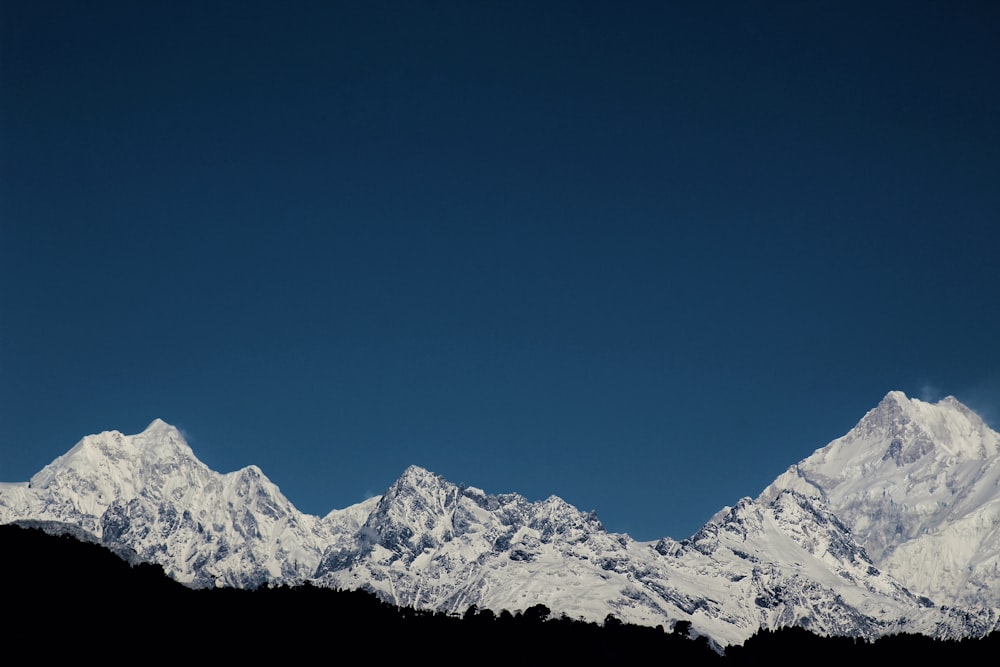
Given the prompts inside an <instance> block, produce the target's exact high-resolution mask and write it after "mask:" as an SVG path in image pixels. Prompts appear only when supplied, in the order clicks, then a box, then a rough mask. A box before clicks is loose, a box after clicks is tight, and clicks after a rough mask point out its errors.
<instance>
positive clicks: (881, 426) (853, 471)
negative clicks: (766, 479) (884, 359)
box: [761, 392, 1000, 607]
mask: <svg viewBox="0 0 1000 667" xmlns="http://www.w3.org/2000/svg"><path fill="white" fill-rule="evenodd" d="M998 452H1000V434H998V433H997V432H995V431H993V430H991V429H990V428H989V427H988V426H987V425H986V424H985V423H984V422H983V420H982V419H980V418H979V417H978V416H977V415H976V414H974V413H973V412H972V411H970V410H969V409H968V408H967V407H965V406H964V405H962V404H961V403H959V402H958V401H957V400H955V399H954V398H952V397H948V398H945V399H943V400H941V401H940V402H938V403H936V404H933V405H932V404H929V403H925V402H922V401H919V400H915V399H910V398H907V397H906V396H905V395H904V394H902V393H901V392H890V393H889V394H888V395H886V397H885V398H884V399H883V400H882V402H881V403H879V405H878V407H876V408H875V409H873V410H871V411H870V412H869V413H868V414H867V415H865V417H864V418H863V419H862V420H861V421H860V422H859V423H858V425H857V426H855V427H854V428H853V429H852V430H851V431H850V432H849V433H848V434H847V435H845V436H843V437H842V438H838V439H837V440H834V441H833V442H831V443H830V444H829V445H827V446H826V447H823V448H822V449H818V450H816V452H814V453H813V454H812V455H811V456H809V457H808V458H806V459H805V460H803V461H801V462H800V463H798V464H796V465H794V466H792V467H791V468H789V469H788V470H787V471H786V472H785V473H783V474H782V475H780V476H779V477H778V478H777V479H776V480H775V481H774V483H772V484H771V485H770V486H769V487H768V488H767V489H765V490H764V492H763V493H762V494H761V499H762V500H766V499H768V498H772V497H774V496H775V495H776V494H778V493H779V492H781V491H782V490H785V489H792V490H795V491H798V492H799V493H801V494H803V495H805V496H807V497H810V498H817V499H822V500H823V502H825V503H826V504H827V505H828V506H829V508H830V509H831V510H832V511H833V512H834V513H835V514H836V515H837V516H838V517H839V518H840V519H841V520H842V521H844V523H845V524H847V526H848V527H849V528H850V529H851V532H852V533H853V534H854V535H855V536H856V537H857V538H858V540H859V541H860V542H861V543H862V544H864V545H865V548H866V549H867V550H868V553H869V554H870V555H871V556H872V558H874V559H875V560H876V561H878V563H879V564H880V567H882V568H883V569H885V570H886V571H887V572H888V573H890V574H891V575H892V576H893V577H895V578H896V579H897V580H898V581H900V582H902V583H903V584H904V585H906V586H907V587H908V588H910V589H911V590H915V591H921V592H922V593H923V594H924V595H926V596H928V597H930V598H931V599H933V600H934V601H935V602H937V603H939V604H947V605H955V606H966V607H998V606H1000V456H998Z"/></svg>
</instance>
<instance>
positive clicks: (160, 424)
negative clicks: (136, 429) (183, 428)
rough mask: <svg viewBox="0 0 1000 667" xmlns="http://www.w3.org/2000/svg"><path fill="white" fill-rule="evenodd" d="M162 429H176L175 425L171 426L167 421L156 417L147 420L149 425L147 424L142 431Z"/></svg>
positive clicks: (160, 430) (151, 431)
mask: <svg viewBox="0 0 1000 667" xmlns="http://www.w3.org/2000/svg"><path fill="white" fill-rule="evenodd" d="M163 431H177V427H175V426H172V425H171V424H168V423H167V422H165V421H163V420H162V419H160V418H159V417H157V418H156V419H154V420H153V421H151V422H149V426H147V427H146V428H145V429H144V430H143V431H142V432H143V433H148V434H152V433H159V432H163ZM178 433H179V432H178Z"/></svg>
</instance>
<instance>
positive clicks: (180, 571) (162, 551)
mask: <svg viewBox="0 0 1000 667" xmlns="http://www.w3.org/2000/svg"><path fill="white" fill-rule="evenodd" d="M998 451H1000V435H998V434H997V433H996V432H995V431H993V430H991V429H990V428H989V427H988V426H987V425H986V424H985V423H984V422H983V421H982V420H981V419H980V418H979V417H978V416H977V415H976V414H975V413H973V412H972V411H971V410H969V409H968V408H967V407H965V406H964V405H962V404H961V403H960V402H958V401H957V400H955V399H954V398H952V397H949V398H946V399H943V400H942V401H939V402H937V403H934V404H931V403H926V402H923V401H919V400H917V399H913V398H908V397H906V396H905V395H904V394H903V393H901V392H889V393H888V394H887V395H886V396H885V398H884V399H883V400H882V401H881V402H880V403H879V404H878V405H877V406H876V407H875V408H873V409H872V410H871V411H869V412H868V414H866V415H865V416H864V417H863V418H862V419H861V421H860V422H858V424H857V425H856V426H855V427H854V428H853V429H851V431H850V432H849V433H847V434H845V435H844V436H843V437H841V438H838V439H837V440H834V441H833V442H831V443H830V444H828V445H826V446H825V447H822V448H820V449H818V450H816V451H815V452H814V453H813V454H812V455H810V456H809V457H807V458H806V459H804V460H802V461H800V462H799V463H797V464H795V465H793V466H791V467H790V468H788V470H787V471H785V472H784V473H782V474H781V475H779V476H778V478H777V479H775V480H774V482H773V483H771V484H770V485H769V486H768V487H767V488H765V489H764V490H763V491H762V492H761V493H760V495H759V496H758V497H756V498H749V497H748V498H743V499H740V500H739V501H738V502H736V503H735V504H734V505H733V506H732V507H726V508H723V509H721V510H720V511H719V512H718V513H717V514H716V515H715V516H714V517H713V518H712V519H711V520H710V521H709V522H708V523H706V525H705V526H703V527H702V528H701V529H700V530H699V531H698V532H697V533H695V535H693V536H691V537H690V538H688V539H684V540H674V539H672V538H669V537H664V538H662V539H659V540H654V541H649V542H644V541H637V540H634V539H632V538H631V537H629V536H628V535H626V534H617V533H610V532H608V531H606V530H605V528H604V526H603V525H602V524H601V522H600V520H599V518H598V517H597V516H596V514H595V513H593V512H581V511H580V510H578V509H577V508H575V507H573V506H572V505H570V504H568V503H566V502H565V501H563V500H562V499H560V498H558V497H556V496H552V497H549V498H547V499H545V500H542V501H529V500H528V499H526V498H524V497H523V496H521V495H518V494H516V493H507V494H488V493H486V492H485V491H483V490H481V489H478V488H476V487H471V486H464V485H456V484H453V483H451V482H449V481H448V480H446V479H444V478H443V477H441V476H440V475H437V474H435V473H433V472H431V471H428V470H426V469H424V468H421V467H419V466H411V467H409V468H407V469H406V470H405V471H404V472H403V473H402V475H401V476H400V477H399V478H398V479H397V480H396V482H394V483H393V484H392V485H391V486H390V488H389V489H387V490H386V492H385V493H384V494H383V495H381V496H377V497H373V498H370V499H368V500H366V501H364V502H362V503H359V504H356V505H353V506H351V507H347V508H344V509H340V510H334V511H332V512H330V513H329V514H327V515H326V516H322V517H320V516H313V515H308V514H304V513H302V512H299V511H298V510H297V509H296V508H295V507H294V505H293V504H292V503H291V502H290V501H289V500H288V499H287V498H285V497H284V496H283V495H282V493H281V491H280V490H279V489H278V487H277V486H276V485H274V484H273V483H272V482H271V481H270V480H268V479H267V477H266V476H265V475H264V473H263V471H261V470H260V469H259V468H257V467H256V466H248V467H246V468H243V469H241V470H238V471H234V472H230V473H224V474H223V473H218V472H216V471H213V470H211V469H210V468H208V467H207V466H206V465H205V464H204V463H202V462H201V461H200V460H198V458H197V457H196V456H195V455H194V453H193V451H192V450H191V448H190V447H189V446H188V444H187V443H186V442H185V440H184V438H183V436H182V435H181V434H180V432H179V431H178V430H177V429H176V428H174V427H173V426H171V425H169V424H166V423H165V422H163V421H161V420H154V421H153V422H152V423H151V424H150V425H149V427H148V428H146V429H145V430H144V431H143V432H141V433H138V434H135V435H124V434H122V433H120V432H118V431H107V432H104V433H100V434H95V435H89V436H86V437H84V438H83V439H82V440H81V441H80V442H79V443H77V444H76V445H75V446H74V447H73V448H72V449H70V450H69V451H68V452H67V453H66V454H63V455H62V456H59V457H58V458H56V459H55V460H54V461H53V462H52V463H50V464H49V465H47V466H45V467H44V468H43V469H42V470H41V471H39V472H38V473H37V474H35V475H34V476H33V477H32V478H31V479H30V480H29V481H28V482H20V483H3V484H0V523H20V524H23V525H34V526H39V527H42V528H44V529H46V530H48V531H53V532H72V533H73V534H75V535H77V536H81V537H85V538H87V539H91V540H93V541H96V542H99V543H101V544H103V545H105V546H106V547H108V548H109V549H112V550H114V551H115V552H116V553H118V554H120V555H122V556H123V557H125V558H127V559H130V560H132V561H133V562H149V563H155V564H159V565H160V566H162V567H163V569H164V571H165V572H166V573H167V574H168V575H169V576H171V577H172V578H174V579H176V580H177V581H180V582H182V583H184V584H186V585H188V586H191V587H197V588H208V587H227V586H228V587H241V588H256V587H260V586H277V585H293V586H294V585H300V584H303V583H305V582H310V583H312V584H314V585H319V586H325V587H330V588H337V589H361V590H367V591H370V592H373V593H375V594H376V595H378V596H379V597H380V598H382V599H384V600H386V601H389V602H392V603H395V604H398V605H401V606H410V607H414V608H419V609H429V610H435V611H441V612H446V613H454V614H460V613H463V612H464V611H465V610H467V609H468V608H470V607H471V606H473V605H475V606H476V607H477V608H479V609H492V610H495V611H497V612H499V611H502V610H508V611H511V612H515V611H522V610H524V609H527V608H529V607H531V606H533V605H536V604H544V605H545V606H547V607H549V608H550V609H551V610H552V611H553V612H554V613H555V614H557V615H565V616H567V617H570V618H576V619H581V620H587V621H595V622H602V621H604V620H605V619H606V618H608V616H609V615H611V616H614V617H615V618H617V619H618V620H620V621H623V622H627V623H635V624H641V625H649V626H657V625H659V626H663V627H664V628H671V627H673V626H674V625H675V624H676V623H677V622H678V621H689V622H690V623H691V626H690V627H691V628H692V633H694V634H696V635H703V636H706V637H708V638H709V639H710V640H711V641H712V642H713V643H714V644H715V645H716V646H718V647H725V646H729V645H733V644H741V643H743V642H744V641H745V640H746V639H748V638H749V637H751V636H752V635H753V634H755V633H756V632H757V631H759V630H760V629H778V628H782V627H790V626H799V627H805V628H807V629H810V630H812V631H813V632H816V633H819V634H825V635H845V636H851V637H858V638H865V639H874V638H877V637H880V636H884V635H888V634H894V633H899V632H910V633H922V634H927V635H930V636H934V637H941V638H961V637H973V636H983V635H985V634H988V633H990V632H993V631H994V630H996V629H997V628H998V627H1000V611H998V608H1000V570H998V568H1000V529H998V525H1000V463H998V460H1000V457H998Z"/></svg>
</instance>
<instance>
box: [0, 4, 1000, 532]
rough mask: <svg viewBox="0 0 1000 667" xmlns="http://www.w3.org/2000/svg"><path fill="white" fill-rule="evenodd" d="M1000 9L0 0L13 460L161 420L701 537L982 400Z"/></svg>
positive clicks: (994, 315)
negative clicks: (757, 501) (735, 507)
mask: <svg viewBox="0 0 1000 667" xmlns="http://www.w3.org/2000/svg"><path fill="white" fill-rule="evenodd" d="M997 35H1000V4H997V3H993V2H943V1H942V2H877V3H869V2H864V3H854V2H829V3H825V2H819V3H812V2H810V3H799V2H788V3H785V2H761V3H756V2H731V3H730V2H724V3H715V2H690V3H687V2H685V3H667V2H663V3H659V2H657V3H649V4H643V3H624V4H623V3H615V2H607V3H589V2H524V3H521V2H504V3H501V2H453V3H441V2H398V3H384V2H358V3H335V2H315V3H312V2H295V3H287V2H201V1H199V2H177V1H172V2H164V3H160V2H150V1H147V2H138V3H137V2H88V3H80V2H50V1H46V0H33V1H32V2H25V1H14V0H0V278H2V280H0V480H4V481H21V480H26V479H28V478H29V477H30V476H31V475H32V474H33V473H34V472H36V471H37V470H38V469H40V468H41V467H42V466H44V465H45V464H47V463H48V462H49V461H51V460H52V459H53V458H55V457H56V456H57V455H59V454H62V453H63V452H65V451H66V450H67V449H69V448H70V447H71V446H72V445H73V444H74V443H75V442H77V440H79V438H81V437H82V436H83V435H86V434H88V433H94V432H99V431H102V430H108V429H117V430H121V431H123V432H126V433H134V432H137V431H140V430H142V429H143V428H144V427H145V426H146V425H147V424H148V423H149V422H150V421H151V420H152V419H153V418H155V417H160V418H162V419H164V420H166V421H168V422H170V423H173V424H176V425H177V426H179V427H180V428H182V429H183V430H184V432H185V433H186V434H187V436H188V437H189V441H190V443H191V445H192V447H193V448H194V450H195V453H196V454H197V455H198V456H199V457H201V458H202V460H204V461H205V462H206V463H207V464H209V465H210V466H212V467H213V468H215V469H217V470H220V471H224V472H225V471H230V470H234V469H237V468H239V467H242V466H244V465H248V464H251V463H255V464H257V465H259V466H260V467H261V468H262V469H263V470H264V471H265V473H266V474H267V475H268V476H269V477H270V478H271V479H272V480H273V481H275V482H276V483H277V484H278V485H279V486H280V487H281V488H282V490H283V491H284V493H285V494H286V495H287V496H288V497H289V498H290V499H291V500H292V501H293V502H294V503H295V504H296V505H297V506H298V507H299V508H300V509H302V510H303V511H307V512H311V513H314V514H324V513H326V512H327V511H329V510H330V509H333V508H341V507H345V506H347V505H349V504H352V503H354V502H358V501H360V500H362V499H364V498H365V497H366V496H368V495H372V494H378V493H381V492H382V491H384V490H385V488H386V487H387V486H388V485H389V484H390V483H391V482H392V481H393V480H394V479H395V478H396V477H397V476H398V475H399V473H400V472H402V470H403V469H404V468H405V467H406V466H407V465H409V464H411V463H412V464H418V465H422V466H424V467H426V468H429V469H431V470H434V471H435V472H439V473H441V474H443V475H444V476H446V477H447V478H448V479H450V480H452V481H454V482H456V483H457V482H465V483H467V484H470V485H474V486H478V487H481V488H484V489H485V490H486V491H488V492H492V493H499V492H508V491H515V492H519V493H522V494H524V495H526V496H527V497H528V498H530V499H533V500H537V499H542V498H544V497H546V496H548V495H550V494H556V495H559V496H561V497H563V498H564V499H566V500H567V501H568V502H570V503H572V504H574V505H576V506H578V507H579V508H580V509H583V510H589V509H596V510H597V512H598V514H599V516H600V517H601V518H602V519H603V520H604V522H605V524H606V526H607V527H608V528H609V529H610V530H613V531H624V532H629V533H630V534H632V535H633V536H635V537H637V538H639V539H654V538H658V537H661V536H663V535H670V536H672V537H675V538H682V537H686V536H688V535H690V534H691V533H692V532H693V531H695V530H696V529H697V528H698V527H699V526H700V525H701V523H703V522H704V521H705V520H706V519H707V518H708V517H709V516H710V515H711V514H713V513H714V512H715V511H716V510H717V509H719V508H720V507H722V506H723V505H727V504H732V503H734V502H735V501H736V500H738V499H739V498H740V497H741V496H745V495H756V494H757V493H758V492H759V491H760V490H761V489H762V488H763V487H764V486H765V485H766V484H767V483H768V482H770V481H771V480H772V479H773V478H774V477H775V476H776V475H777V474H779V473H780V472H781V471H783V470H784V469H785V468H786V467H787V466H788V465H790V464H792V463H794V462H796V461H798V460H800V459H802V458H804V457H805V456H807V455H808V454H809V453H811V452H812V451H813V450H814V449H815V448H817V447H820V446H822V445H824V444H826V443H827V442H828V441H829V440H831V439H833V438H835V437H837V436H839V435H842V434H843V433H844V432H846V431H847V430H848V429H849V428H850V427H851V426H853V425H854V424H855V423H856V422H857V420H858V419H860V418H861V417H862V416H863V414H864V413H865V411H867V410H868V409H870V408H872V407H874V406H875V405H876V404H877V403H878V401H879V400H880V399H881V398H882V396H883V395H884V394H885V393H886V392H888V391H890V390H893V389H899V390H902V391H905V392H906V393H907V394H909V395H911V396H916V397H922V398H930V399H938V398H941V397H943V396H944V395H947V394H953V395H955V396H956V397H958V398H959V399H960V400H962V401H964V402H966V403H967V404H968V405H970V407H973V408H974V409H976V410H977V411H979V412H980V413H981V414H983V415H984V416H985V417H987V418H988V419H990V420H991V421H992V423H993V424H994V425H995V424H997V423H998V418H1000V345H998V341H1000V265H998V250H1000V121H998V119H1000V39H998V38H997Z"/></svg>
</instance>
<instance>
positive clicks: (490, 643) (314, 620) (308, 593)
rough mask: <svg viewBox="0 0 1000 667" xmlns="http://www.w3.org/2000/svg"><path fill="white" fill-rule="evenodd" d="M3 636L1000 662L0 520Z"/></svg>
mask: <svg viewBox="0 0 1000 667" xmlns="http://www.w3.org/2000/svg"><path fill="white" fill-rule="evenodd" d="M0 596H2V598H0V599H2V608H3V609H4V616H5V620H4V621H3V623H2V625H0V627H2V628H3V637H4V643H6V645H7V653H8V655H11V654H12V653H13V651H14V649H16V648H18V647H27V648H28V649H29V650H30V651H31V655H32V656H33V657H34V658H37V659H47V660H52V659H66V658H74V657H81V656H83V655H88V654H92V655H95V656H97V657H103V658H105V659H108V660H130V659H148V658H157V659H171V658H187V659H194V660H197V661H199V662H201V661H204V660H210V659H219V658H222V659H226V660H231V659H244V658H246V659H258V660H268V659H277V660H283V661H287V660H289V659H300V658H301V659H305V658H307V657H308V658H311V659H315V657H316V656H319V657H321V658H328V659H334V658H338V657H339V658H345V659H346V658H347V657H348V656H351V657H352V659H364V660H372V661H375V664H380V663H383V662H384V661H386V660H396V659H406V660H411V661H417V662H418V663H421V664H424V663H428V662H438V661H452V660H456V659H457V660H462V661H463V662H466V663H469V664H473V665H493V664H497V665H499V664H505V665H509V664H511V663H512V662H513V663H515V664H518V663H521V664H535V663H537V662H538V661H541V660H554V661H558V662H559V663H565V662H566V661H575V660H581V661H587V662H593V661H596V662H607V663H612V664H618V663H623V662H625V661H628V660H636V659H642V660H659V661H669V662H673V661H680V662H688V663H692V664H718V665H756V664H765V663H773V661H774V659H775V658H780V657H784V656H788V657H792V656H796V655H799V656H819V655H822V656H824V658H825V659H829V660H839V659H843V660H865V661H874V660H888V659H889V657H892V658H893V660H898V659H900V658H901V657H902V658H906V657H913V658H916V659H919V660H920V661H921V664H925V663H926V662H928V661H930V660H935V659H948V660H956V659H958V660H964V659H981V658H984V657H986V656H991V657H992V658H995V657H996V656H997V655H1000V636H998V635H997V634H994V635H992V636H990V637H988V638H985V639H981V640H965V641H961V642H957V641H955V642H945V641H935V640H932V639H929V638H926V637H922V636H913V635H900V636H893V637H887V638H884V639H880V640H878V641H876V642H872V643H868V642H863V641H855V640H852V639H849V638H822V637H818V636H816V635H813V634H811V633H809V632H807V631H805V630H801V629H787V630H780V631H777V632H768V631H764V632H760V633H758V634H757V635H755V636H754V637H752V638H751V639H750V640H748V641H747V642H746V643H745V644H744V645H743V646H733V647H729V648H727V649H726V652H725V655H720V653H719V652H717V651H715V650H713V649H712V648H711V647H710V646H709V643H708V641H707V640H706V639H705V638H704V637H700V638H697V639H690V638H689V637H688V636H687V631H688V629H689V627H690V626H689V624H685V623H680V624H678V627H677V628H676V629H674V630H667V631H665V630H664V629H663V628H660V627H657V628H651V627H644V626H635V625H629V624H625V623H621V622H619V621H617V620H616V619H615V618H614V617H613V616H609V617H608V618H607V619H605V622H604V623H601V624H598V623H585V622H582V621H578V620H573V619H569V618H565V617H561V616H558V615H555V614H553V613H552V612H551V611H550V610H549V609H548V608H546V607H544V606H543V605H536V606H534V607H530V608H529V609H527V610H525V611H523V612H521V613H510V612H506V611H501V612H500V613H496V612H493V611H491V610H485V609H482V610H481V609H477V608H475V607H472V608H470V609H468V610H467V611H466V612H465V614H464V615H463V616H461V617H457V616H449V615H444V614H439V613H433V612H428V611H418V610H414V609H407V608H399V607H396V606H393V605H390V604H387V603H384V602H382V601H380V600H379V599H378V598H376V597H375V596H374V595H372V594H370V593H366V592H363V591H334V590H330V589H324V588H317V587H314V586H310V585H304V586H298V587H276V588H261V589H258V590H255V591H249V590H239V589H232V588H220V589H214V590H193V589H189V588H187V587H185V586H182V585H181V584H178V583H177V582H175V581H173V580H172V579H170V578H168V577H167V576H166V575H165V574H164V573H163V570H162V569H161V568H160V567H158V566H153V565H149V564H138V565H134V566H133V565H130V564H129V563H128V562H126V561H125V560H123V559H122V558H119V557H118V556H116V555H115V554H113V553H111V552H110V551H108V550H107V549H105V548H104V547H102V546H100V545H98V544H93V543H87V542H82V541H80V540H77V539H75V538H73V537H69V536H57V535H50V534H47V533H45V532H43V531H41V530H37V529H34V528H21V527H18V526H0Z"/></svg>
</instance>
